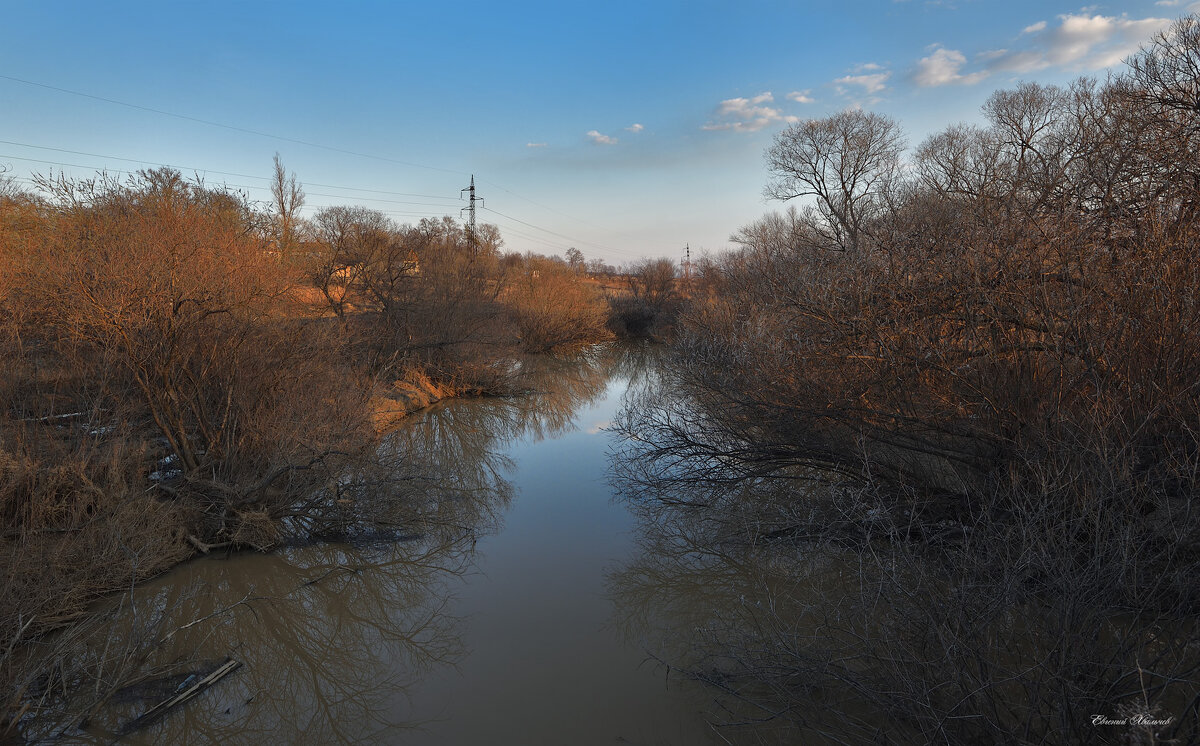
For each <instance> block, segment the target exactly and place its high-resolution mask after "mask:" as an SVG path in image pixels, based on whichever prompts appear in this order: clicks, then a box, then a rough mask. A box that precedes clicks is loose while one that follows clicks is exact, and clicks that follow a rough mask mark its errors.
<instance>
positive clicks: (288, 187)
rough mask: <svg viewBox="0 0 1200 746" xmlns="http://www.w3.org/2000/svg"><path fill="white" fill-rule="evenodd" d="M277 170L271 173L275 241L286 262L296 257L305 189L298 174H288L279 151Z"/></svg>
mask: <svg viewBox="0 0 1200 746" xmlns="http://www.w3.org/2000/svg"><path fill="white" fill-rule="evenodd" d="M274 162H275V171H274V173H273V174H272V175H271V199H272V200H273V202H274V208H275V241H276V243H277V244H278V245H279V253H280V255H281V257H282V258H283V260H284V263H285V264H286V263H289V262H290V261H291V260H292V259H293V258H294V253H295V243H296V224H297V221H298V220H299V217H298V213H299V212H300V208H301V207H303V206H304V190H303V189H301V187H300V183H299V182H298V181H296V174H295V173H292V174H288V172H287V169H285V168H284V167H283V161H282V160H280V158H279V153H276V154H275V161H274Z"/></svg>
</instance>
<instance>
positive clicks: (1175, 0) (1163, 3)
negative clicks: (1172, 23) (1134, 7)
mask: <svg viewBox="0 0 1200 746" xmlns="http://www.w3.org/2000/svg"><path fill="white" fill-rule="evenodd" d="M1182 2H1183V0H1158V2H1156V3H1155V5H1157V6H1159V7H1162V8H1174V7H1175V6H1176V5H1179V4H1180V3H1182Z"/></svg>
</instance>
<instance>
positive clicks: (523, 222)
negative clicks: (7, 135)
mask: <svg viewBox="0 0 1200 746" xmlns="http://www.w3.org/2000/svg"><path fill="white" fill-rule="evenodd" d="M0 77H4V76H0ZM0 143H5V144H9V145H17V146H20V147H31V148H36V149H41V150H50V151H54V152H60V153H71V154H75V155H86V156H88V157H92V158H104V159H109V160H117V161H123V162H128V163H137V164H142V165H152V166H166V167H168V168H179V169H180V170H184V169H182V167H179V166H171V165H170V164H165V163H159V162H156V161H148V160H141V159H135V158H122V157H118V156H106V155H100V154H97V153H86V152H84V151H78V150H68V149H65V148H53V147H49V146H44V145H27V144H25V143H19V142H13V141H9V140H0ZM0 158H11V159H13V160H18V161H27V162H30V163H43V164H47V165H52V166H66V167H69V168H83V169H89V170H96V167H95V166H89V165H84V164H81V163H66V162H63V161H51V160H46V159H42V158H27V157H24V156H17V155H2V154H0ZM186 170H190V171H194V172H197V173H214V174H223V175H229V176H238V177H239V178H242V177H246V178H252V179H257V178H264V177H257V176H250V175H249V174H237V173H233V172H222V171H216V170H211V169H202V168H195V169H186ZM116 173H118V174H119V173H130V172H128V171H119V170H118V171H116ZM473 183H474V179H473V178H472V185H473ZM227 186H234V187H241V188H243V189H261V190H266V189H268V187H262V186H256V185H248V184H228V185H227ZM337 188H341V187H337ZM348 189H354V187H349V188H348ZM469 190H471V187H468V188H467V189H464V190H463V191H469ZM364 191H365V190H364ZM397 194H400V193H397ZM312 195H313V196H323V197H334V198H346V199H369V200H372V201H381V202H391V203H395V204H412V205H417V206H421V205H425V206H429V207H450V206H451V205H437V204H433V203H413V202H403V201H400V200H385V199H378V200H376V199H375V198H369V197H358V196H356V195H337V194H324V193H320V192H314V193H312ZM472 197H473V200H472V202H471V206H470V209H471V211H472V212H474V204H475V201H482V199H481V198H474V193H473V191H472ZM434 198H435V199H446V200H450V199H453V198H452V197H440V196H434ZM307 207H310V208H312V209H322V208H321V207H319V206H315V205H308V206H307ZM463 209H468V208H463ZM479 209H482V210H486V211H487V212H490V213H492V214H495V215H498V216H500V217H503V218H507V219H508V220H512V221H514V222H517V223H520V224H521V225H524V226H528V227H530V228H533V229H534V230H538V231H541V232H543V233H547V234H549V235H552V236H555V237H557V238H561V239H565V240H566V241H570V242H572V243H576V244H583V245H585V246H591V247H593V248H597V249H600V250H602V251H609V252H612V253H615V254H620V255H622V256H640V255H639V254H637V253H634V252H629V251H624V250H621V249H616V248H613V247H611V246H604V245H602V244H597V243H593V242H591V241H585V240H583V239H580V238H577V237H574V236H569V235H566V234H565V233H559V232H557V231H552V230H550V229H549V228H543V227H542V226H540V225H536V224H534V223H530V222H528V221H526V220H522V219H520V218H517V217H513V216H512V215H507V214H505V213H502V212H499V211H497V210H493V209H491V208H489V207H481V208H479ZM380 212H384V213H385V214H389V211H386V210H381V211H380ZM397 214H401V213H397ZM403 214H408V215H416V214H420V215H434V214H442V213H403ZM473 217H474V216H473V215H472V218H473ZM542 243H544V244H546V245H551V244H549V243H548V242H542Z"/></svg>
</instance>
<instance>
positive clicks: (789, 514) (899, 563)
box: [610, 383, 1200, 743]
mask: <svg viewBox="0 0 1200 746" xmlns="http://www.w3.org/2000/svg"><path fill="white" fill-rule="evenodd" d="M709 416H710V414H709V413H706V412H705V411H704V410H703V408H701V407H699V406H695V405H693V404H692V403H691V402H688V401H687V400H686V399H685V398H683V397H682V396H681V395H680V394H679V393H678V389H671V387H670V386H669V385H668V386H667V390H666V391H663V390H661V389H660V388H659V385H658V384H654V383H651V384H650V385H648V386H646V387H643V388H642V389H640V390H638V391H636V392H632V393H631V394H630V396H629V398H627V400H626V402H625V406H624V408H623V411H622V413H621V414H620V415H618V418H617V424H618V427H619V429H620V430H621V432H622V433H623V434H624V435H626V437H627V440H626V441H625V443H624V445H623V446H622V447H620V448H619V449H618V451H617V452H616V453H614V454H613V457H612V464H611V472H610V473H611V474H612V475H613V477H612V479H613V481H614V485H615V487H616V488H617V490H618V493H619V494H620V496H621V497H622V498H623V499H624V500H625V502H626V503H627V504H628V505H629V506H630V508H631V509H632V510H633V511H634V512H635V514H637V515H638V517H639V519H640V520H639V524H640V543H641V552H640V553H639V554H638V556H637V557H636V558H635V559H634V560H633V561H632V562H631V563H629V564H628V565H627V566H626V567H624V568H622V569H621V570H620V571H618V572H615V573H613V574H612V575H611V576H610V591H611V593H612V596H613V598H614V602H615V605H616V617H617V623H618V626H619V627H620V628H622V629H623V630H624V632H625V633H626V635H627V637H628V638H629V639H631V640H632V641H634V642H635V643H637V644H640V645H642V646H643V647H644V648H645V649H646V650H647V651H648V652H649V653H650V654H651V655H652V656H654V657H655V658H657V659H658V660H659V661H661V662H663V663H664V664H666V665H667V666H668V667H669V669H670V671H671V672H672V673H675V674H679V675H683V676H686V677H689V678H692V679H695V680H699V681H701V682H704V683H706V684H708V685H711V687H712V691H713V692H714V693H715V703H716V704H715V706H714V708H713V711H712V713H711V719H712V722H713V723H714V724H716V725H718V726H723V727H720V728H719V731H720V732H721V733H722V734H723V735H724V736H725V737H726V738H728V739H729V740H730V741H731V742H737V743H743V742H744V743H877V742H887V743H926V742H941V743H1060V742H1061V743H1075V742H1095V741H1098V740H1099V739H1102V738H1107V739H1109V740H1108V741H1106V742H1113V743H1115V742H1122V743H1124V742H1128V743H1134V742H1137V743H1166V742H1179V743H1191V742H1195V741H1196V737H1195V734H1196V733H1197V730H1198V727H1200V726H1197V716H1196V714H1195V713H1196V702H1197V700H1196V699H1195V681H1196V680H1197V678H1196V677H1197V674H1198V673H1200V659H1198V658H1197V648H1196V645H1195V640H1196V630H1197V623H1196V618H1195V616H1194V613H1192V612H1189V611H1187V610H1186V609H1182V608H1181V607H1170V606H1167V607H1166V608H1165V610H1163V609H1155V608H1152V607H1146V608H1135V609H1133V610H1131V609H1130V608H1129V607H1128V606H1126V607H1118V606H1116V605H1114V604H1112V603H1111V602H1108V605H1105V604H1103V603H1100V602H1099V601H1097V594H1096V588H1095V586H1094V585H1093V586H1092V587H1087V586H1082V587H1073V586H1069V585H1065V584H1055V583H1054V582H1053V581H1055V579H1056V578H1059V577H1064V576H1063V575H1048V573H1047V572H1046V570H1045V567H1037V566H1036V565H1037V563H1038V562H1044V563H1046V567H1049V569H1050V570H1051V571H1055V569H1056V566H1055V565H1054V564H1052V562H1051V560H1052V559H1053V558H1054V557H1055V556H1056V555H1055V552H1058V551H1060V550H1059V548H1058V547H1056V546H1053V545H1052V543H1051V542H1052V541H1053V540H1054V539H1055V538H1056V537H1058V536H1060V534H1061V532H1059V531H1058V527H1059V523H1057V522H1056V520H1057V519H1056V515H1057V514H1054V513H1052V512H1047V513H1044V514H1041V513H1036V512H1034V511H1033V510H1031V511H1030V518H1028V519H1025V522H1024V523H1021V522H1015V528H1014V529H1012V530H1010V529H1009V527H1008V524H1006V523H1004V522H1001V521H991V520H989V515H988V514H986V513H983V514H981V516H980V518H979V519H978V520H977V521H975V522H973V523H971V524H970V525H968V526H966V527H965V528H963V529H962V530H961V531H958V532H949V531H947V532H942V533H933V534H930V533H925V532H922V531H920V528H921V525H922V524H920V523H919V522H918V521H917V520H916V519H914V518H913V517H912V516H911V515H905V514H903V513H898V514H891V513H888V512H887V511H884V510H881V509H879V508H878V507H877V506H878V505H879V503H878V502H877V501H876V502H872V501H869V500H867V499H864V498H865V497H868V496H869V493H864V492H863V491H862V490H861V489H860V490H857V491H856V490H855V489H854V488H853V486H852V485H846V484H836V483H831V482H830V481H829V480H828V479H827V478H826V479H820V478H819V477H820V476H821V475H820V473H819V472H818V471H817V470H816V469H813V468H810V467H808V466H807V465H805V464H803V463H800V464H795V465H793V466H792V467H791V468H787V467H785V466H784V464H785V463H786V462H785V461H784V460H783V459H780V460H779V461H777V462H774V463H772V461H771V454H770V453H756V452H753V451H752V452H751V455H752V458H742V457H741V453H740V450H739V449H742V448H743V444H741V443H739V442H737V441H736V440H734V439H732V438H729V437H728V436H724V435H722V434H721V431H720V430H718V429H715V428H709V427H708V426H707V425H708V422H707V420H706V418H707V417H709ZM714 430H715V432H714ZM825 476H826V477H827V476H828V472H826V473H825ZM1038 497H1039V496H1038V495H1031V496H1030V498H1029V499H1030V500H1031V501H1035V500H1037V499H1038ZM1043 516H1044V517H1043ZM1103 559H1104V558H1103V557H1101V556H1097V557H1082V558H1081V557H1075V558H1074V561H1075V562H1077V563H1080V564H1082V563H1084V562H1091V563H1093V564H1092V565H1091V566H1092V567H1097V568H1099V570H1103V569H1104V567H1105V565H1104V563H1103V562H1102V561H1101V560H1103ZM1084 566H1085V567H1087V565H1084ZM1098 572H1099V571H1097V575H1091V576H1088V575H1086V574H1085V575H1084V577H1085V578H1088V579H1090V582H1093V583H1094V582H1095V579H1096V578H1097V577H1099V575H1098ZM1039 573H1040V574H1039ZM1066 577H1070V578H1074V577H1076V575H1071V576H1066ZM1047 578H1049V580H1047ZM1171 582H1173V581H1170V580H1166V581H1160V583H1159V585H1158V586H1157V587H1159V588H1161V589H1162V591H1163V595H1164V597H1168V598H1169V595H1168V593H1169V592H1170V590H1171V586H1170V583H1171ZM1181 611H1182V612H1183V613H1181ZM1107 712H1118V713H1123V714H1124V715H1125V716H1129V717H1131V718H1133V717H1135V716H1141V717H1146V718H1150V719H1155V718H1157V719H1159V720H1160V721H1161V720H1166V721H1169V727H1170V728H1171V729H1172V730H1167V729H1166V728H1163V729H1162V732H1163V733H1164V734H1165V736H1164V738H1176V739H1177V740H1175V741H1166V740H1156V739H1157V738H1158V737H1157V736H1155V735H1154V732H1153V730H1154V728H1153V727H1151V726H1144V727H1143V726H1131V727H1128V728H1126V729H1125V730H1123V731H1122V732H1120V733H1116V732H1115V731H1110V732H1107V733H1105V732H1102V731H1097V730H1096V728H1095V727H1094V726H1093V725H1092V723H1091V721H1090V718H1091V716H1092V715H1093V714H1095V713H1107Z"/></svg>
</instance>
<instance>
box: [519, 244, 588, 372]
mask: <svg viewBox="0 0 1200 746" xmlns="http://www.w3.org/2000/svg"><path fill="white" fill-rule="evenodd" d="M506 284H507V285H508V291H507V292H506V294H505V295H504V302H505V304H506V305H507V306H508V308H509V310H510V313H511V314H512V317H513V320H514V322H515V323H516V326H517V329H518V333H519V334H520V339H521V347H522V349H524V350H525V351H527V352H549V351H551V350H554V349H561V348H567V347H572V346H578V345H581V344H590V343H593V342H598V341H601V340H603V339H605V338H607V337H608V336H609V333H608V331H607V330H606V328H605V322H606V321H607V309H606V308H605V306H604V302H603V299H602V298H601V297H600V295H599V293H597V292H596V291H595V290H594V289H593V288H592V287H591V286H590V285H587V284H585V283H584V282H583V281H582V280H581V278H580V273H579V271H578V269H577V267H572V266H569V265H564V264H560V263H557V262H553V261H550V260H545V259H539V258H532V257H530V258H527V259H526V260H525V261H523V262H522V266H520V267H516V268H513V269H512V270H510V276H509V279H508V280H507V283H506Z"/></svg>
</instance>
